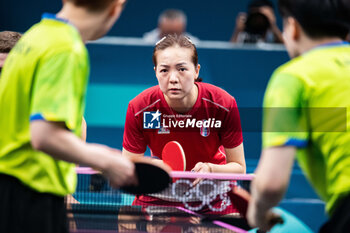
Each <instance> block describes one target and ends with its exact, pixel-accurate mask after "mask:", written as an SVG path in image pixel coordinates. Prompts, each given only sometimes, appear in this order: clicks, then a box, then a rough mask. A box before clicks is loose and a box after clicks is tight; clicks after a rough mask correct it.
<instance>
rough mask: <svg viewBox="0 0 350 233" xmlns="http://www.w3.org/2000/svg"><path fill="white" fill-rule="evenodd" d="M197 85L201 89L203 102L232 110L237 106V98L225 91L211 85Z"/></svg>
mask: <svg viewBox="0 0 350 233" xmlns="http://www.w3.org/2000/svg"><path fill="white" fill-rule="evenodd" d="M197 85H198V87H199V88H200V89H201V90H200V91H201V98H202V101H205V102H207V103H210V104H211V105H216V106H223V107H224V108H231V107H232V106H235V105H236V100H235V98H234V97H233V96H232V95H230V94H229V93H228V92H227V91H225V90H224V89H222V88H220V87H217V86H215V85H212V84H209V83H202V82H199V83H197Z"/></svg>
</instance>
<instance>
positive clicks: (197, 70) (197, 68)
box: [196, 64, 201, 78]
mask: <svg viewBox="0 0 350 233" xmlns="http://www.w3.org/2000/svg"><path fill="white" fill-rule="evenodd" d="M200 69H201V65H200V64H198V65H197V67H196V78H198V76H199V70H200Z"/></svg>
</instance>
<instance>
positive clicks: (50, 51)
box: [23, 19, 87, 56]
mask: <svg viewBox="0 0 350 233" xmlns="http://www.w3.org/2000/svg"><path fill="white" fill-rule="evenodd" d="M23 38H24V40H25V41H26V43H27V44H29V45H30V46H31V47H32V48H33V49H35V50H36V51H38V53H41V54H45V55H47V56H50V55H55V54H63V53H68V54H71V55H73V54H74V55H79V56H81V55H84V56H87V49H86V47H85V45H84V43H83V41H82V39H81V36H80V33H79V32H78V30H77V29H76V28H75V27H74V26H72V25H71V24H69V23H66V22H60V21H57V20H46V19H43V20H41V21H40V22H39V23H37V24H35V25H33V26H32V27H31V28H30V29H29V30H28V31H27V32H26V33H25V34H24V35H23Z"/></svg>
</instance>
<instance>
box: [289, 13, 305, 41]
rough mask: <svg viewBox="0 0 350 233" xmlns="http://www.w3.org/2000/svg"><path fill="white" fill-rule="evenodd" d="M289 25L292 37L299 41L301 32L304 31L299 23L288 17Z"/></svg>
mask: <svg viewBox="0 0 350 233" xmlns="http://www.w3.org/2000/svg"><path fill="white" fill-rule="evenodd" d="M287 20H288V25H289V30H290V35H291V38H292V39H293V40H298V39H299V37H300V32H301V30H302V28H301V26H300V24H299V23H298V21H297V20H296V19H295V18H293V17H288V19H287Z"/></svg>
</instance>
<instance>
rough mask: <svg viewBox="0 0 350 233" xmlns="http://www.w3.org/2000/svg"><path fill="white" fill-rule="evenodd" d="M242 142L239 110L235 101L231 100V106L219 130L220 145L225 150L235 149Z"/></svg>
mask: <svg viewBox="0 0 350 233" xmlns="http://www.w3.org/2000/svg"><path fill="white" fill-rule="evenodd" d="M242 142H243V135H242V127H241V119H240V116H239V110H238V107H237V103H236V100H235V99H234V98H232V106H231V108H230V109H229V111H228V113H227V115H226V117H225V120H224V124H223V127H222V129H221V143H222V145H223V146H224V147H225V148H235V147H237V146H239V145H240V144H241V143H242Z"/></svg>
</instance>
